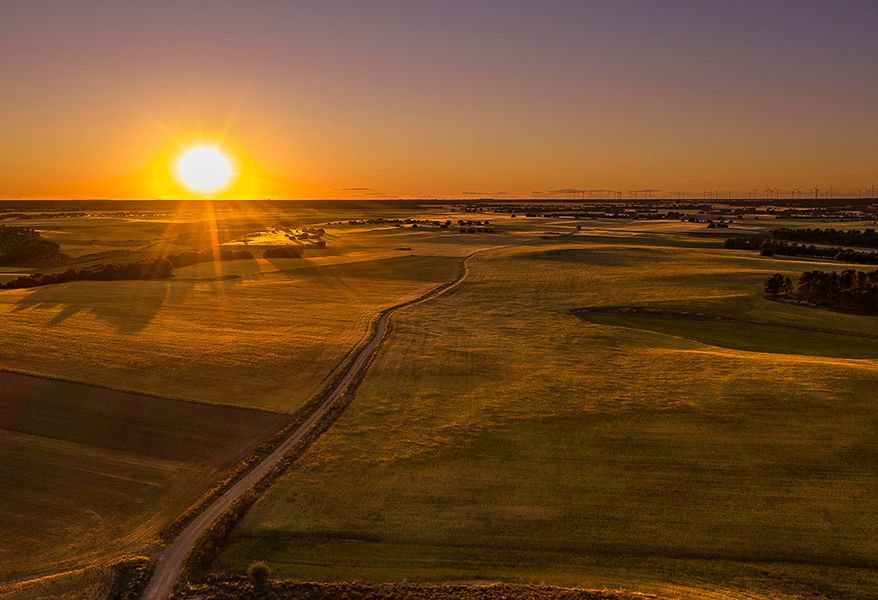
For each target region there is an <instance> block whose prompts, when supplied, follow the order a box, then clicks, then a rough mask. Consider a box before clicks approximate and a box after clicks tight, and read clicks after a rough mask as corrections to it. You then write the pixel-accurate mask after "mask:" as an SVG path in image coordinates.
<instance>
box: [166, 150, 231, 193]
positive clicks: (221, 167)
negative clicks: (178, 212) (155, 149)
mask: <svg viewBox="0 0 878 600" xmlns="http://www.w3.org/2000/svg"><path fill="white" fill-rule="evenodd" d="M233 176H234V169H233V168H232V162H231V161H230V160H229V159H228V157H227V156H226V155H225V154H223V152H222V151H221V150H220V149H219V148H217V147H215V146H195V147H192V148H189V149H188V150H186V151H185V152H183V154H182V156H180V159H179V160H178V161H177V177H178V178H179V179H180V181H181V182H182V183H183V185H185V186H186V187H187V188H189V189H190V190H191V191H193V192H197V193H199V194H212V193H213V192H217V191H219V190H221V189H223V188H225V187H227V186H228V185H229V183H230V182H231V181H232V177H233Z"/></svg>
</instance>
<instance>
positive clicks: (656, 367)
mask: <svg viewBox="0 0 878 600" xmlns="http://www.w3.org/2000/svg"><path fill="white" fill-rule="evenodd" d="M637 233H640V232H637ZM674 235H679V236H680V237H679V239H670V240H667V241H665V239H664V236H670V237H673V236H674ZM577 237H578V236H577ZM699 245H700V244H697V243H693V242H692V238H691V237H689V236H688V235H687V234H686V233H685V232H679V233H678V234H674V233H671V234H668V233H665V232H664V231H659V232H650V231H648V229H647V230H645V231H643V232H642V234H640V235H636V236H635V237H633V238H632V239H631V240H629V239H628V238H625V239H620V237H619V236H618V235H615V236H609V235H600V234H593V233H590V234H589V235H588V236H587V237H586V236H582V239H581V241H580V240H578V239H576V238H574V239H573V240H572V241H571V240H570V239H569V238H568V239H565V240H558V241H557V242H554V241H547V240H540V241H536V240H533V239H531V240H529V241H528V242H527V244H526V247H524V248H515V247H513V248H507V249H502V250H496V251H492V252H489V253H486V254H482V255H481V256H480V257H479V258H478V259H476V261H475V262H474V263H472V275H471V277H470V278H469V279H468V280H467V282H466V283H465V284H464V285H463V286H462V287H461V288H459V289H458V290H457V291H456V292H455V293H453V294H450V295H448V296H445V297H442V298H441V299H438V300H436V301H431V302H428V303H425V304H422V305H419V306H416V307H413V308H411V309H408V310H406V311H404V312H403V313H400V315H398V317H397V318H396V322H395V326H394V330H393V334H392V337H391V339H390V340H389V341H388V343H387V344H386V346H385V348H384V351H383V353H382V354H381V355H380V356H379V357H378V358H377V359H376V362H375V364H374V366H373V368H372V370H371V371H370V373H369V375H368V376H367V378H366V381H365V382H364V384H363V386H362V388H361V389H360V391H359V393H358V396H357V398H356V399H355V401H354V403H353V405H352V406H351V407H350V408H349V409H348V411H347V412H346V413H345V415H343V417H342V418H341V419H340V420H339V422H338V423H337V424H336V425H335V426H334V427H333V429H332V430H330V431H329V432H328V433H327V434H326V435H325V436H324V437H322V438H321V439H320V440H319V441H318V442H317V444H315V446H314V447H313V449H312V450H311V451H310V452H309V453H308V454H307V455H306V456H305V457H304V458H303V460H302V461H301V462H300V464H299V465H298V466H296V467H295V468H294V469H293V470H292V471H291V472H290V473H289V474H288V475H287V476H286V477H285V478H283V479H282V480H280V481H279V482H278V483H277V484H276V485H275V486H274V487H273V488H272V489H271V490H270V491H269V492H268V493H267V494H266V495H265V496H264V497H263V498H262V499H261V500H260V501H258V502H257V504H256V505H255V507H254V508H253V509H252V510H251V512H250V513H249V514H248V515H247V517H245V519H244V521H243V522H242V524H241V525H240V526H239V527H238V529H237V531H236V533H235V536H234V538H233V541H232V543H231V545H230V547H229V548H228V549H227V550H226V552H225V553H224V554H223V555H222V557H221V559H220V562H219V565H218V568H221V569H231V570H238V571H240V570H243V569H245V568H246V566H247V565H248V564H249V563H250V561H253V560H267V561H268V562H269V564H270V565H271V566H272V568H273V569H274V570H275V572H276V573H279V574H281V575H283V576H288V577H293V578H301V579H320V580H322V579H328V580H350V579H365V580H375V581H398V580H410V581H411V580H414V581H448V580H451V581H457V580H464V581H469V580H480V581H481V580H504V581H519V582H533V581H545V582H548V583H556V584H565V585H581V586H587V587H605V586H606V587H611V588H614V587H624V588H628V589H637V590H640V591H652V592H658V593H662V594H666V595H670V596H672V597H705V596H708V595H716V596H717V597H738V596H740V597H752V595H766V596H772V597H798V596H800V595H803V594H809V593H814V594H817V596H818V597H847V596H850V597H870V596H872V595H874V594H876V593H878V572H876V570H875V569H876V568H878V563H876V561H875V556H878V542H876V540H878V523H876V521H875V519H874V517H873V515H874V514H876V513H878V501H876V497H878V496H876V493H878V475H876V473H878V471H876V466H878V445H876V442H875V437H874V430H875V426H876V423H878V409H876V407H875V405H874V403H873V402H872V401H871V400H872V392H871V390H873V389H874V386H875V385H876V383H878V365H876V363H875V362H874V361H873V360H870V359H867V360H863V359H862V357H867V358H872V357H874V342H871V341H869V340H868V339H867V340H862V339H861V338H858V337H851V336H849V335H845V334H849V333H852V332H854V333H858V334H865V335H868V336H872V337H874V336H875V335H878V325H876V323H875V322H874V321H873V320H872V319H870V318H868V317H856V316H851V315H842V314H837V313H832V312H829V311H815V310H814V309H805V308H801V307H796V306H787V305H781V304H777V303H773V302H769V301H766V300H762V299H761V298H760V292H761V282H762V280H763V279H764V278H765V276H766V275H767V274H770V273H772V272H774V271H777V270H783V271H788V272H792V271H795V270H799V269H806V268H814V267H813V266H811V267H809V265H807V264H802V263H791V262H787V261H782V260H770V259H764V258H761V257H755V256H753V254H752V253H738V252H729V251H723V250H719V249H711V247H708V248H701V247H698V246H699ZM712 248H716V246H712ZM627 305H635V306H641V305H648V306H674V307H676V308H678V309H688V310H691V311H699V312H714V313H717V314H724V313H725V314H729V315H733V316H735V317H736V318H739V319H750V320H758V321H760V322H765V323H768V325H765V326H763V327H767V328H770V329H771V330H770V331H767V332H764V331H758V332H754V331H752V327H751V328H750V329H747V328H740V327H725V324H723V325H724V327H722V328H721V330H717V327H715V324H713V323H710V322H706V321H697V320H692V321H687V320H685V319H664V320H661V319H660V318H652V321H651V322H649V323H644V321H646V320H648V319H649V318H648V317H643V318H642V319H640V320H638V319H632V320H631V321H630V322H626V319H627V318H628V317H627V316H625V315H612V316H611V317H609V316H607V317H604V316H601V317H599V319H604V318H608V319H611V320H612V323H603V322H600V321H599V322H598V323H588V322H584V321H582V320H580V319H578V318H576V317H575V316H573V315H572V314H571V313H570V310H571V309H574V308H579V307H589V306H627ZM658 321H661V322H660V323H659V324H656V322H658ZM791 323H795V324H798V325H803V326H810V325H813V324H815V323H816V324H819V327H820V328H821V329H823V330H827V331H830V333H826V332H812V331H801V330H793V329H791V328H790V327H789V326H788V325H789V324H791ZM831 332H835V333H831ZM763 345H764V347H763ZM784 348H787V349H788V350H787V352H784V351H783V349H784ZM818 350H819V351H818Z"/></svg>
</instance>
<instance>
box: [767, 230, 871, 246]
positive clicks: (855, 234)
mask: <svg viewBox="0 0 878 600" xmlns="http://www.w3.org/2000/svg"><path fill="white" fill-rule="evenodd" d="M770 235H771V237H772V238H774V239H776V240H787V241H791V242H811V243H814V244H838V245H840V246H855V247H858V248H878V232H876V231H875V230H874V229H865V230H862V231H861V230H859V229H849V230H847V231H845V230H844V229H832V228H828V229H820V228H815V229H773V230H772V231H771V232H770Z"/></svg>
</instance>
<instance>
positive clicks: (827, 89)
mask: <svg viewBox="0 0 878 600" xmlns="http://www.w3.org/2000/svg"><path fill="white" fill-rule="evenodd" d="M73 4H74V3H70V4H64V3H62V4H59V5H58V6H55V7H53V8H52V10H45V9H44V7H43V8H41V6H42V3H39V2H37V3H34V2H25V1H13V2H11V3H10V5H9V6H8V7H4V18H3V19H2V20H0V72H3V73H4V74H8V81H9V82H10V85H7V86H4V93H3V94H2V95H0V115H3V130H4V131H3V135H2V136H0V198H2V199H94V198H100V199H120V200H123V199H154V198H155V199H198V198H201V197H203V195H201V194H198V193H193V192H192V190H191V189H187V188H186V187H185V186H181V185H180V182H179V181H178V180H177V179H176V178H175V176H174V173H173V164H174V160H175V159H176V157H177V156H179V154H180V153H181V152H182V151H183V150H184V149H185V148H187V147H190V146H192V145H195V144H215V145H218V146H219V147H221V148H223V149H224V150H225V151H227V152H228V153H229V155H230V156H231V157H233V159H234V163H235V167H236V171H237V177H236V179H235V181H234V182H232V183H231V184H230V185H229V186H228V187H227V188H225V189H223V190H222V191H220V192H217V193H216V194H213V195H211V197H212V198H213V199H216V200H227V199H266V198H274V199H311V198H313V199H329V198H339V199H361V200H365V199H372V198H374V199H392V198H477V197H493V198H518V199H521V198H532V199H540V198H552V197H570V196H575V195H577V193H576V192H570V190H585V191H583V192H581V193H580V195H581V196H583V197H585V198H588V197H604V196H610V195H611V194H609V193H607V194H602V193H599V192H598V193H595V192H587V190H613V191H622V192H623V195H624V196H625V197H630V196H632V195H633V194H632V193H631V192H632V191H633V190H646V189H650V190H655V191H654V192H651V194H650V195H652V196H653V197H659V198H660V197H672V196H679V195H680V193H681V192H682V193H685V194H686V196H688V197H690V198H701V197H704V196H707V195H708V194H706V192H709V193H711V194H713V193H717V194H718V197H719V198H720V199H721V198H723V197H728V195H729V194H731V195H732V196H733V197H743V198H746V197H750V196H753V195H757V196H761V197H768V196H769V195H771V194H773V193H774V192H769V190H777V189H779V190H781V192H780V195H782V196H789V195H790V194H791V193H792V190H793V189H795V188H798V189H800V190H801V195H802V197H812V196H813V193H812V190H813V188H815V186H816V187H819V188H820V190H821V193H823V194H828V193H829V190H830V189H831V190H832V195H833V196H834V197H836V198H837V197H844V196H847V197H858V196H863V195H868V194H869V192H867V191H866V190H870V189H871V186H872V185H878V160H876V149H875V148H876V142H875V140H876V137H878V111H875V110H874V106H875V102H876V101H878V75H876V73H878V70H875V69H874V56H876V55H878V41H876V40H878V37H876V36H874V35H872V33H873V32H871V29H869V27H870V26H871V25H870V24H872V23H874V22H875V18H878V5H870V4H862V3H860V4H854V3H850V4H848V3H843V4H841V5H838V6H836V5H834V4H832V3H820V2H811V1H809V0H802V4H803V6H800V8H799V9H797V10H795V11H790V10H789V7H788V6H786V5H784V3H783V2H772V1H770V0H766V2H760V3H705V2H700V1H697V0H680V2H678V3H671V4H669V5H657V4H655V3H652V2H638V1H637V0H631V1H626V2H619V3H588V2H559V3H557V5H553V9H552V10H548V9H547V8H546V7H545V5H544V4H543V3H540V2H527V1H522V2H514V3H508V2H492V1H491V0H485V2H480V3H476V4H475V5H467V8H466V9H465V10H464V9H462V8H461V7H460V6H457V7H455V6H448V5H446V4H445V3H440V2H435V3H407V2H398V1H396V0H386V1H384V2H378V3H352V2H336V1H335V0H332V1H327V2H315V3H311V2H303V3H260V4H259V9H258V10H255V9H254V10H246V9H242V7H241V5H240V4H239V3H237V2H231V1H227V0H213V1H211V2H209V3H205V2H203V1H202V0H192V1H191V2H186V3H181V4H180V5H179V6H178V5H173V6H169V7H168V8H167V9H163V10H157V9H155V8H154V7H153V8H150V7H148V6H145V5H144V6H141V5H137V4H133V3H111V2H104V1H101V0H88V1H86V2H84V3H82V5H79V4H80V3H75V4H77V6H74V5H73ZM452 4H453V3H452ZM208 7H209V10H206V8H208ZM157 40H158V41H159V42H160V43H156V42H157ZM107 48H113V49H114V50H113V51H112V52H108V51H107ZM638 195H639V196H640V197H643V196H645V193H640V194H638Z"/></svg>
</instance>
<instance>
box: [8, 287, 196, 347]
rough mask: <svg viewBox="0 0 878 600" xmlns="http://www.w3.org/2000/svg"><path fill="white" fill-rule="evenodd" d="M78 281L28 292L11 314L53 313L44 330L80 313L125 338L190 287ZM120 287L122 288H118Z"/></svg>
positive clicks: (179, 297)
mask: <svg viewBox="0 0 878 600" xmlns="http://www.w3.org/2000/svg"><path fill="white" fill-rule="evenodd" d="M131 283H132V282H115V281H113V282H105V281H79V282H74V283H67V284H61V285H47V286H42V287H37V288H32V289H31V290H29V291H28V292H27V293H26V294H25V295H24V296H22V298H21V299H20V300H19V301H18V303H17V304H16V305H15V308H14V309H13V313H19V312H22V311H33V310H41V311H57V312H56V313H55V314H54V316H52V318H51V319H49V320H48V321H47V322H46V324H45V327H46V328H53V327H57V326H59V325H61V324H62V323H64V322H65V321H66V320H67V319H69V318H71V317H73V316H75V315H78V314H80V313H87V314H89V315H91V316H93V317H97V318H99V319H101V320H103V321H106V322H108V323H110V324H112V325H113V326H114V327H116V330H117V331H118V332H119V333H121V334H125V335H133V334H136V333H139V332H141V331H143V330H144V329H146V327H147V326H148V325H149V324H150V323H151V322H152V321H153V319H155V316H156V315H157V314H158V312H159V310H161V308H162V306H163V305H164V304H165V303H166V302H167V301H168V300H172V301H173V300H180V299H182V298H184V297H185V296H188V295H189V294H190V293H191V292H192V289H193V287H194V285H193V284H189V283H182V282H172V281H136V282H133V283H134V284H135V285H131ZM120 284H123V285H124V286H125V287H122V285H120Z"/></svg>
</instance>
